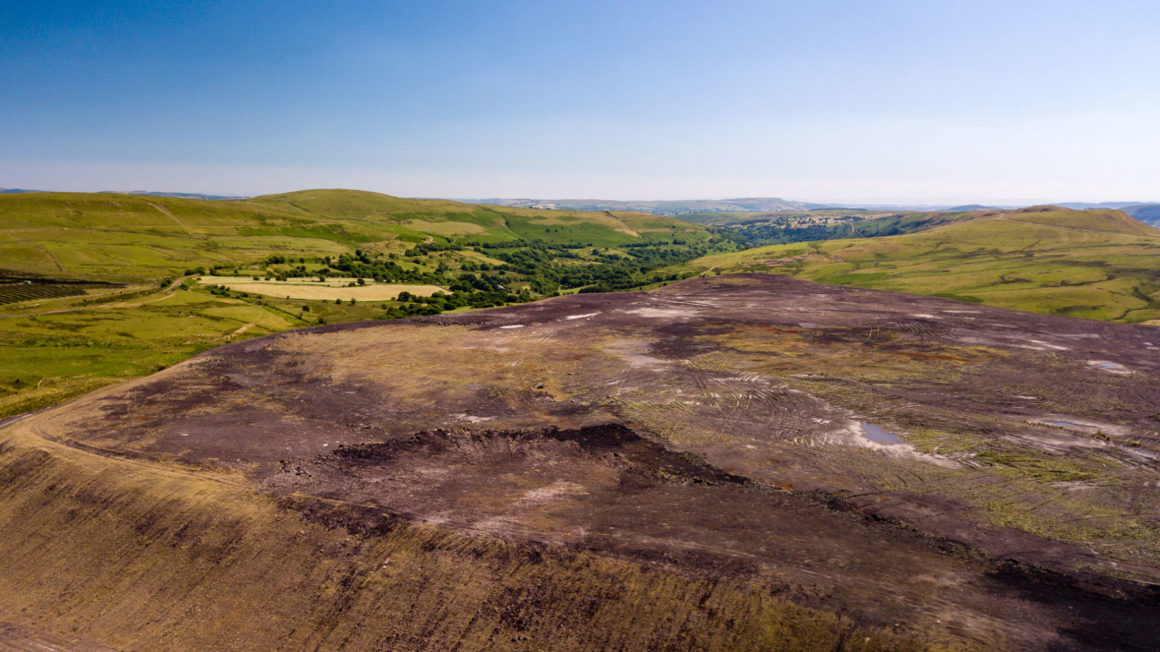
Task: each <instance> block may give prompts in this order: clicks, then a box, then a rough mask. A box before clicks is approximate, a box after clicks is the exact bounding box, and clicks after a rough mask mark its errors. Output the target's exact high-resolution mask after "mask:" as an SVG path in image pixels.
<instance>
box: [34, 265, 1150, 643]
mask: <svg viewBox="0 0 1160 652" xmlns="http://www.w3.org/2000/svg"><path fill="white" fill-rule="evenodd" d="M1158 379H1160V330H1157V329H1156V328H1154V327H1149V326H1130V325H1123V324H1109V323H1101V322H1094V321H1086V320H1076V319H1067V318H1062V317H1053V316H1045V315H1038V314H1031V313H1023V312H1015V311H1009V310H1003V309H998V308H990V307H986V306H981V305H974V304H965V303H960V302H955V301H950V300H944V299H938V298H931V297H919V296H912V295H905V294H895V293H885V292H877V291H869V290H859V289H853V288H845V287H837V286H829V285H823V284H816V283H810V282H805V281H799V280H794V279H790V278H786V277H781V276H765V275H740V276H723V277H715V278H705V279H697V280H692V281H686V282H682V283H677V284H675V285H671V286H668V287H664V288H660V289H658V290H655V291H651V292H647V293H646V292H638V293H622V294H581V295H574V296H568V297H560V298H557V299H553V300H548V301H542V302H539V303H535V304H528V305H523V306H517V307H510V308H503V309H496V310H488V311H481V312H472V313H462V314H451V315H440V316H435V317H426V318H418V319H411V320H405V321H398V322H377V323H366V324H353V325H341V326H330V327H323V328H317V329H311V330H307V331H299V332H292V333H283V334H278V335H273V336H268V337H263V338H259V339H255V340H249V341H246V342H241V343H237V344H233V345H229V346H226V347H222V348H219V349H216V350H213V351H210V352H207V353H205V354H203V355H201V356H199V357H197V358H194V359H192V360H190V361H187V362H185V363H182V364H181V365H177V366H175V367H174V368H171V369H169V370H166V371H164V372H162V373H159V374H156V375H154V376H152V377H149V378H146V379H142V380H140V381H134V382H132V383H129V384H126V385H121V386H118V387H114V388H110V389H107V390H102V391H101V392H98V393H96V394H93V395H90V396H89V397H86V398H85V399H82V400H81V401H77V402H74V403H73V404H70V405H69V406H66V407H67V409H57V410H53V411H49V412H46V413H44V414H40V415H36V416H35V417H32V418H30V419H28V420H26V421H25V422H24V427H26V428H31V429H33V430H34V431H35V432H36V433H38V434H39V435H41V436H43V437H45V438H49V439H52V440H54V441H58V442H65V443H67V444H68V445H70V446H74V447H79V448H82V449H84V450H88V451H94V452H99V453H102V454H105V455H110V456H115V457H120V458H131V459H136V460H143V461H147V462H150V463H163V464H169V465H177V466H178V467H181V468H186V469H193V470H200V471H204V472H207V473H213V472H230V473H240V474H244V477H245V478H247V481H248V482H250V483H252V486H253V487H255V489H256V490H258V491H260V492H262V493H264V494H267V495H270V496H273V497H276V499H277V500H278V501H279V502H278V504H279V505H280V506H281V508H282V509H284V510H287V511H288V512H291V513H295V514H298V515H300V516H301V517H302V518H305V519H308V520H311V521H314V522H320V523H325V524H326V525H327V526H328V527H335V528H339V527H341V528H346V529H347V530H349V531H350V532H351V533H352V534H355V535H358V536H368V537H373V536H376V533H381V532H386V531H389V530H390V529H391V528H392V527H394V526H395V524H397V523H399V522H412V523H423V524H427V525H430V526H431V527H435V528H439V529H441V530H444V531H446V532H448V533H451V534H458V535H462V536H470V537H495V538H500V539H504V540H508V541H512V542H515V543H516V544H518V545H521V546H525V547H527V548H528V549H531V550H549V551H550V550H565V551H584V552H586V553H595V554H600V555H610V556H614V557H617V558H623V559H629V560H633V561H634V562H639V563H642V564H646V565H654V566H658V567H665V568H670V569H675V570H676V571H679V572H682V573H688V574H690V575H691V576H709V577H724V576H736V577H741V578H745V579H746V581H752V582H757V583H759V584H761V585H762V586H765V587H767V588H768V590H769V591H770V592H772V593H777V594H779V595H784V596H786V597H787V598H789V599H790V600H792V601H794V602H797V603H799V604H802V605H805V606H809V607H817V608H821V609H824V610H828V611H833V612H838V613H842V614H846V615H849V616H850V617H852V618H854V619H855V620H856V621H857V622H860V623H865V624H867V625H872V626H880V627H889V628H893V629H894V631H898V632H902V633H906V634H911V635H914V636H917V637H919V638H920V639H921V640H927V641H932V642H938V643H941V644H946V645H950V646H967V647H995V646H1002V647H1011V648H1050V647H1063V648H1084V647H1119V648H1141V649H1149V648H1155V647H1156V646H1158V645H1160V633H1158V630H1157V627H1156V623H1157V622H1160V592H1158V591H1157V589H1156V586H1157V582H1158V581H1160V501H1158V500H1157V498H1160V473H1158V471H1160V436H1158V434H1157V431H1158V430H1160V381H1158Z"/></svg>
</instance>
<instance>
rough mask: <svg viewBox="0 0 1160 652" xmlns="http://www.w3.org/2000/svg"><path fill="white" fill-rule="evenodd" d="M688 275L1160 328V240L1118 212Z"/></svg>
mask: <svg viewBox="0 0 1160 652" xmlns="http://www.w3.org/2000/svg"><path fill="white" fill-rule="evenodd" d="M682 269H683V270H689V271H697V272H710V271H712V272H717V273H725V272H737V271H761V272H772V273H782V274H790V275H793V276H799V277H801V278H807V279H811V280H816V281H823V282H827V283H837V284H841V285H854V286H858V287H866V288H876V289H883V290H896V291H903V292H913V293H916V294H930V295H939V296H948V297H952V298H959V299H964V300H967V301H976V302H981V303H986V304H989V305H994V306H1001V307H1004V308H1015V309H1019V310H1031V311H1035V312H1045V313H1056V314H1063V315H1070V316H1074V317H1087V318H1092V319H1105V320H1115V321H1131V322H1141V321H1149V320H1155V319H1160V231H1157V230H1156V229H1153V228H1151V227H1149V226H1146V225H1144V224H1141V223H1139V222H1136V221H1135V220H1132V219H1130V218H1128V217H1127V216H1126V215H1124V214H1122V213H1120V212H1118V211H1112V210H1101V211H1074V210H1065V209H1056V208H1035V209H1024V210H1021V211H1008V212H998V211H987V212H980V213H977V214H976V216H975V217H974V219H971V220H969V221H965V222H956V223H952V224H947V225H944V226H940V227H936V228H934V229H930V230H928V231H923V232H920V233H910V234H906V235H900V236H891V237H885V238H874V239H857V240H831V241H827V242H820V243H811V244H806V243H795V244H787V245H775V246H770V247H760V248H756V249H750V250H746V251H742V252H737V253H731V254H720V255H714V256H706V257H703V258H699V259H697V260H694V261H692V262H690V263H688V264H687V265H685V266H682Z"/></svg>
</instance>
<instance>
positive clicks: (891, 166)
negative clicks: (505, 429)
mask: <svg viewBox="0 0 1160 652" xmlns="http://www.w3.org/2000/svg"><path fill="white" fill-rule="evenodd" d="M1157 34H1160V3H1157V2H1155V1H1154V0H1138V1H1116V0H1105V1H1104V2H1099V3H1097V2H1087V1H1085V2H1075V1H1069V0H1055V1H1052V2H1047V1H1038V0H1034V1H1032V0H1007V1H1005V2H991V1H989V0H975V1H972V2H957V1H956V2H951V1H949V0H948V1H943V0H926V1H923V2H920V1H910V0H881V1H879V0H860V1H854V0H850V1H844V2H842V1H827V0H818V1H811V2H800V1H798V2H779V1H765V2H729V1H724V2H712V3H710V2H681V1H676V2H673V1H665V2H659V1H657V2H654V1H652V0H649V1H644V2H626V1H624V0H622V1H620V2H604V1H603V0H594V1H590V2H584V3H563V2H546V1H540V2H505V1H503V0H492V1H490V2H474V1H470V0H467V1H462V2H450V1H438V0H433V1H428V2H420V1H415V2H343V3H334V4H331V3H315V2H293V1H290V0H283V1H282V2H249V3H232V2H214V1H205V2H191V1H186V2H176V1H175V2H116V3H114V2H99V1H89V2H55V1H53V0H45V1H42V2H35V3H33V2H19V3H18V2H8V3H4V4H3V5H0V88H3V89H4V92H3V93H0V187H34V188H44V189H60V190H65V189H71V190H102V189H120V190H129V189H150V190H167V191H186V192H208V193H223V194H258V193H266V192H281V191H288V190H294V189H301V188H311V187H353V188H362V189H368V190H377V191H380V192H388V193H391V194H397V195H404V196H440V197H515V196H520V197H601V198H621V199H630V198H631V199H659V198H670V199H674V198H699V197H705V198H709V197H728V196H781V197H786V198H791V199H802V200H816V201H862V202H876V201H877V202H929V203H938V202H951V203H957V202H966V201H979V202H1012V203H1021V202H1026V203H1032V202H1038V201H1073V200H1088V201H1098V200H1137V199H1138V200H1160V181H1158V180H1160V154H1158V153H1160V120H1158V119H1157V118H1158V117H1160V52H1158V51H1157V50H1156V37H1157Z"/></svg>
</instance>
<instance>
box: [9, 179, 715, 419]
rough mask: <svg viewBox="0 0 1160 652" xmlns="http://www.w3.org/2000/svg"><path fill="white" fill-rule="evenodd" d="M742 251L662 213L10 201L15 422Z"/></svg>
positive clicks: (344, 200)
mask: <svg viewBox="0 0 1160 652" xmlns="http://www.w3.org/2000/svg"><path fill="white" fill-rule="evenodd" d="M730 248H735V245H733V244H732V243H730V242H728V241H726V240H725V239H723V238H721V237H719V236H717V235H714V234H712V233H710V232H709V231H708V230H706V229H705V228H704V227H701V226H697V225H692V224H687V223H684V222H679V221H676V220H671V219H668V218H664V217H657V216H653V215H645V214H638V213H613V212H601V213H582V212H573V211H544V210H532V209H518V208H512V209H508V208H500V207H494V206H479V205H472V204H463V203H459V202H452V201H438V200H414V199H402V198H398V197H391V196H387V195H381V194H377V193H370V192H360V191H351V190H310V191H302V192H295V193H288V194H282V195H270V196H263V197H255V198H252V199H247V200H236V201H235V200H229V201H226V200H212V201H211V200H198V199H189V198H175V197H156V196H135V195H116V194H101V193H23V194H10V195H2V196H0V416H5V415H8V414H18V413H21V412H26V411H30V410H34V409H38V408H40V407H43V406H45V405H49V404H51V403H54V402H57V401H60V400H63V399H65V398H68V397H70V396H74V395H77V394H79V393H83V392H85V391H90V390H92V389H95V388H97V387H101V386H103V385H106V384H109V383H113V382H118V381H120V380H124V379H126V378H130V377H133V376H138V375H141V374H147V373H152V372H153V371H156V370H157V369H159V368H164V367H165V366H167V365H171V364H174V363H175V362H178V361H180V360H182V359H184V358H185V357H188V356H189V355H192V354H194V353H197V352H198V351H202V350H205V349H207V348H210V347H213V346H217V345H219V344H222V343H226V342H229V341H232V340H234V339H244V338H248V337H254V336H259V335H264V334H268V333H272V332H277V331H282V330H286V329H290V328H298V327H302V326H310V325H316V324H322V323H339V322H347V321H363V320H371V319H383V318H394V317H401V316H406V315H414V314H432V313H438V312H443V311H449V310H457V309H462V308H467V307H475V308H479V307H487V306H497V305H503V304H506V303H517V302H525V301H530V300H533V299H536V298H541V297H544V296H552V295H554V294H557V293H560V292H572V291H576V290H578V289H581V288H598V287H605V288H620V287H632V286H636V285H644V284H647V283H651V282H656V281H657V280H660V279H661V278H663V277H660V276H657V275H656V274H655V273H654V272H655V270H656V269H658V268H660V267H662V266H664V265H669V264H672V263H674V262H679V261H683V260H689V259H692V258H694V257H696V256H699V255H702V254H704V253H707V252H710V251H714V250H727V249H730ZM195 278H201V279H203V280H204V282H203V283H197V282H195V280H194V279H195ZM356 300H357V301H356Z"/></svg>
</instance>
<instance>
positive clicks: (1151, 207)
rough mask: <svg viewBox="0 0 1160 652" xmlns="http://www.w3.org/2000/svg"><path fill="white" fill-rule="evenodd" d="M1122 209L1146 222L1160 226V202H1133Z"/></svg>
mask: <svg viewBox="0 0 1160 652" xmlns="http://www.w3.org/2000/svg"><path fill="white" fill-rule="evenodd" d="M1120 210H1122V211H1124V212H1125V213H1127V214H1128V215H1131V216H1132V217H1134V218H1136V219H1137V220H1140V221H1141V222H1143V223H1145V224H1151V225H1152V226H1160V204H1133V205H1131V206H1125V207H1123V208H1121V209H1120Z"/></svg>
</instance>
